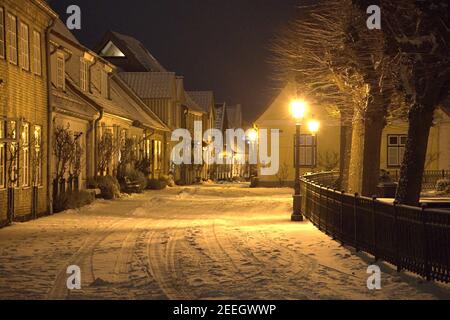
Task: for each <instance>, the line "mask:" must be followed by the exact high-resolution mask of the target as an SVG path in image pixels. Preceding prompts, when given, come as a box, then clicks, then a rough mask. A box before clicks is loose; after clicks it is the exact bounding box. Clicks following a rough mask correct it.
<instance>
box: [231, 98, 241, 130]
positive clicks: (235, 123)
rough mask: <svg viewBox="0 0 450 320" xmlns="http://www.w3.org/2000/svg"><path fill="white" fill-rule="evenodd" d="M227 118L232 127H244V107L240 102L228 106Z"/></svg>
mask: <svg viewBox="0 0 450 320" xmlns="http://www.w3.org/2000/svg"><path fill="white" fill-rule="evenodd" d="M227 119H228V125H229V127H230V128H233V129H237V128H242V107H241V105H240V104H238V105H235V106H227Z"/></svg>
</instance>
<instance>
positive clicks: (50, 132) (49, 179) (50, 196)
mask: <svg viewBox="0 0 450 320" xmlns="http://www.w3.org/2000/svg"><path fill="white" fill-rule="evenodd" d="M55 23H56V19H52V20H51V22H50V25H49V26H48V27H47V29H46V30H45V47H46V49H45V50H46V51H45V53H46V60H47V104H48V109H47V110H48V115H47V121H48V126H47V199H48V213H49V214H53V181H52V180H53V179H52V172H53V165H52V162H53V161H52V150H53V103H52V101H53V99H52V71H51V53H50V51H51V50H50V32H51V30H52V28H53V27H54V25H55Z"/></svg>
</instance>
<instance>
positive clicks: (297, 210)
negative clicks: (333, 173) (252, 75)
mask: <svg viewBox="0 0 450 320" xmlns="http://www.w3.org/2000/svg"><path fill="white" fill-rule="evenodd" d="M291 113H292V117H293V118H294V120H295V122H296V133H295V185H294V189H295V194H294V196H293V198H294V210H293V213H292V216H291V220H292V221H303V220H304V219H305V218H304V217H303V214H302V195H301V192H300V140H301V125H302V120H303V118H304V117H305V113H306V102H305V101H303V100H295V101H293V102H292V103H291Z"/></svg>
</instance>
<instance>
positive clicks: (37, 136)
mask: <svg viewBox="0 0 450 320" xmlns="http://www.w3.org/2000/svg"><path fill="white" fill-rule="evenodd" d="M41 146H42V127H41V126H34V161H33V173H34V177H33V180H34V183H35V185H38V186H42V150H41Z"/></svg>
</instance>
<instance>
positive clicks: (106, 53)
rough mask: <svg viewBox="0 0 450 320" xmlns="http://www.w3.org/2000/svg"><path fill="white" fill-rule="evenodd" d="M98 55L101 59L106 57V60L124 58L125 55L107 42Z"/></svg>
mask: <svg viewBox="0 0 450 320" xmlns="http://www.w3.org/2000/svg"><path fill="white" fill-rule="evenodd" d="M100 55H101V56H102V57H108V58H114V57H116V58H124V57H125V54H124V53H123V52H122V51H120V49H119V48H117V46H116V45H115V44H114V43H112V42H111V41H109V42H108V43H107V44H106V46H105V47H104V48H103V50H102V51H101V52H100Z"/></svg>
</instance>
